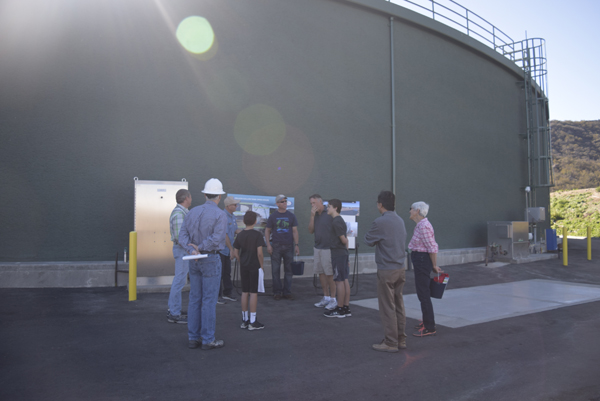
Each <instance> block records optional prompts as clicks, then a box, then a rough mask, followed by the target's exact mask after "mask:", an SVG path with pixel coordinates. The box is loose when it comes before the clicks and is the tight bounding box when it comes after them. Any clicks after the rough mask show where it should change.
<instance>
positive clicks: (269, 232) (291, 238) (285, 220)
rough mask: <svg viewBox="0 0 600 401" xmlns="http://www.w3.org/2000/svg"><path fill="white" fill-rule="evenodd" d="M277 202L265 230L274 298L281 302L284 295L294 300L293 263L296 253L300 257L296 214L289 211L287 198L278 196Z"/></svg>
mask: <svg viewBox="0 0 600 401" xmlns="http://www.w3.org/2000/svg"><path fill="white" fill-rule="evenodd" d="M275 202H276V203H277V210H276V211H275V212H273V213H271V215H270V216H269V220H267V227H266V228H265V239H266V241H267V251H268V252H269V254H271V271H272V276H273V298H275V300H280V299H281V296H282V293H283V297H284V298H285V299H294V296H293V295H292V276H293V274H292V261H293V260H294V253H295V254H296V255H300V248H299V245H298V220H297V219H296V215H295V214H294V213H292V212H290V211H288V210H287V206H288V205H287V202H288V200H287V196H285V195H277V197H276V198H275ZM269 237H270V238H269ZM281 259H283V266H284V267H283V268H284V271H285V274H284V283H283V288H282V286H281V273H280V272H281Z"/></svg>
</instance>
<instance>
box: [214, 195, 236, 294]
mask: <svg viewBox="0 0 600 401" xmlns="http://www.w3.org/2000/svg"><path fill="white" fill-rule="evenodd" d="M238 203H240V201H239V200H236V199H234V198H232V197H231V196H228V197H227V198H225V200H224V201H223V204H224V205H225V209H223V211H224V212H225V215H226V216H227V237H225V245H226V246H225V248H223V249H221V250H220V251H219V255H220V257H221V265H222V273H221V283H222V287H221V290H220V291H223V299H227V300H229V301H236V299H235V298H234V297H233V293H232V292H233V283H232V282H231V261H232V260H233V246H232V244H233V239H234V237H235V234H236V232H238V229H237V222H236V221H235V216H234V215H233V212H235V210H236V209H237V205H238ZM220 291H219V292H220Z"/></svg>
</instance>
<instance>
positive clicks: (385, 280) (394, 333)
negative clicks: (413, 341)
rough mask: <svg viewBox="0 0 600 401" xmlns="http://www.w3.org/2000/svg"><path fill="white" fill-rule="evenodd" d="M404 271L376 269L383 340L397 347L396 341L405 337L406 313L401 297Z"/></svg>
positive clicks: (390, 345)
mask: <svg viewBox="0 0 600 401" xmlns="http://www.w3.org/2000/svg"><path fill="white" fill-rule="evenodd" d="M405 272H406V271H405V270H404V269H396V270H377V298H378V299H379V316H381V323H382V324H383V335H384V341H385V344H386V345H388V346H389V347H397V346H398V342H402V341H404V340H405V339H406V333H405V332H404V329H405V326H406V314H405V313H404V299H402V289H403V288H404V283H405V282H406V276H405Z"/></svg>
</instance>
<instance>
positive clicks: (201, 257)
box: [182, 254, 208, 260]
mask: <svg viewBox="0 0 600 401" xmlns="http://www.w3.org/2000/svg"><path fill="white" fill-rule="evenodd" d="M207 257H208V255H206V254H200V255H187V256H184V257H183V258H182V259H183V260H190V259H203V258H207Z"/></svg>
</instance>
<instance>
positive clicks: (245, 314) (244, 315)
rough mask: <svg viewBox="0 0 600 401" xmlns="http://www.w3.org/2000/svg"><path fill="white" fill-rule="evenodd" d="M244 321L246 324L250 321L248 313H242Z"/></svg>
mask: <svg viewBox="0 0 600 401" xmlns="http://www.w3.org/2000/svg"><path fill="white" fill-rule="evenodd" d="M242 319H243V320H244V322H246V321H247V320H248V311H247V310H246V311H244V310H243V311H242Z"/></svg>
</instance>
